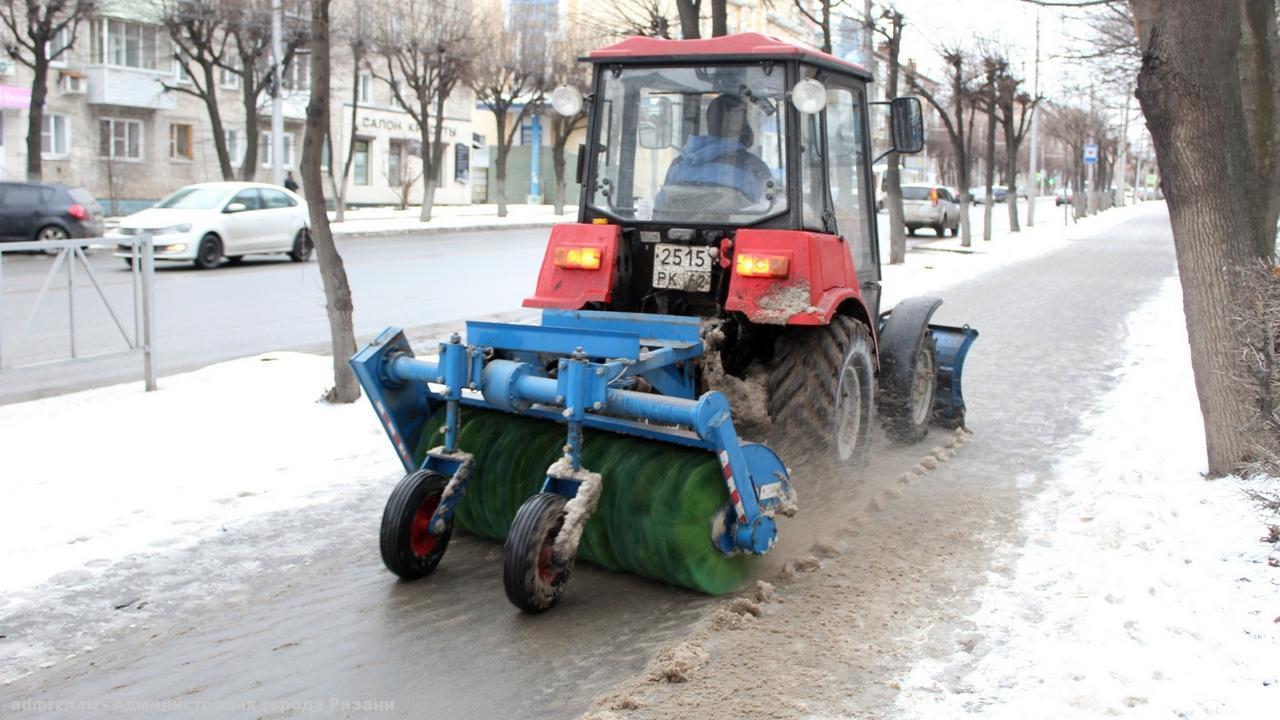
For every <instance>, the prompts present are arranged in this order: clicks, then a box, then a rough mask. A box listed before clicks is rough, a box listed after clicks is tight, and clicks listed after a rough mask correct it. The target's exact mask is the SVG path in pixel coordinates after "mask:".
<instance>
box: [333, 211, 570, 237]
mask: <svg viewBox="0 0 1280 720" xmlns="http://www.w3.org/2000/svg"><path fill="white" fill-rule="evenodd" d="M566 217H567V216H566ZM561 222H570V220H568V219H555V220H540V221H532V222H514V223H482V224H476V225H462V226H458V227H439V226H436V227H431V226H427V227H417V228H412V227H411V228H390V229H386V230H356V231H353V232H340V231H335V229H334V227H333V226H332V225H330V226H329V231H330V232H331V233H333V237H334V239H335V240H348V239H358V238H373V237H391V236H393V235H441V234H444V233H466V232H485V231H494V230H534V229H540V228H549V227H551V226H552V225H556V224H558V223H561Z"/></svg>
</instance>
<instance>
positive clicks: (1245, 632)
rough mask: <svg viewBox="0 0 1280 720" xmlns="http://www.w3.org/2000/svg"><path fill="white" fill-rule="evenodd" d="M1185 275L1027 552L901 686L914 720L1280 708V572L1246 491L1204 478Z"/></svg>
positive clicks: (998, 565) (1162, 304) (1031, 523)
mask: <svg viewBox="0 0 1280 720" xmlns="http://www.w3.org/2000/svg"><path fill="white" fill-rule="evenodd" d="M1177 283H1178V281H1177V279H1176V278H1174V279H1172V280H1170V281H1169V282H1168V284H1167V285H1166V287H1165V288H1164V290H1163V291H1162V292H1161V293H1160V295H1159V296H1158V297H1157V298H1156V300H1155V301H1154V302H1152V303H1151V304H1150V305H1149V306H1147V307H1145V308H1143V309H1141V310H1139V311H1137V312H1136V313H1134V314H1133V315H1132V316H1131V317H1130V319H1129V322H1128V331H1129V341H1128V350H1129V356H1130V357H1129V361H1128V364H1127V366H1126V367H1125V368H1123V369H1122V370H1121V371H1120V377H1119V382H1118V384H1117V386H1116V387H1115V389H1114V390H1113V391H1112V392H1111V393H1110V394H1109V395H1108V396H1107V397H1106V398H1105V400H1104V402H1103V405H1102V409H1101V411H1100V413H1099V414H1098V415H1097V416H1095V417H1093V418H1091V419H1089V420H1088V421H1086V423H1085V426H1086V432H1087V433H1088V437H1086V438H1085V440H1084V441H1083V442H1082V443H1081V445H1080V451H1079V453H1078V454H1077V455H1074V456H1072V457H1068V458H1065V459H1063V460H1062V461H1060V463H1059V464H1058V466H1057V467H1056V468H1055V472H1054V476H1053V477H1051V478H1046V479H1044V480H1045V481H1044V483H1043V489H1042V490H1041V491H1040V493H1039V495H1038V497H1037V498H1035V500H1034V501H1032V502H1031V503H1029V505H1028V511H1027V513H1026V515H1025V517H1024V520H1023V531H1024V533H1025V535H1026V536H1027V538H1028V540H1027V542H1026V544H1025V545H1023V546H1006V547H1003V548H1001V549H999V550H998V551H997V553H996V556H995V559H994V562H993V566H994V568H995V572H992V573H991V574H990V577H989V580H988V585H987V586H986V588H985V589H984V591H983V593H982V595H981V608H980V609H979V610H978V612H977V613H976V615H974V616H973V617H972V618H971V621H972V623H973V626H974V627H973V628H972V632H965V631H963V630H962V631H960V632H958V633H957V645H958V646H959V647H958V649H957V650H956V652H955V653H954V654H952V655H951V656H949V657H944V658H941V659H932V660H928V661H925V662H924V663H922V664H919V665H917V666H916V667H915V668H914V669H913V670H912V671H911V672H910V673H909V675H908V676H907V677H906V678H905V679H904V680H902V681H901V682H900V685H901V687H902V692H901V694H900V695H899V698H898V709H899V711H900V714H901V715H902V716H904V717H916V718H948V719H949V718H956V717H982V718H1024V717H1037V718H1058V717H1097V716H1104V715H1107V716H1110V715H1119V716H1123V717H1175V716H1176V717H1184V718H1199V717H1215V718H1217V717H1220V718H1247V717H1258V718H1261V717H1274V716H1275V713H1276V708H1278V707H1280V624H1278V623H1280V591H1278V590H1280V570H1277V569H1275V568H1272V567H1269V566H1268V564H1267V552H1268V551H1269V550H1270V546H1269V545H1267V544H1264V543H1260V542H1258V540H1259V536H1260V535H1263V534H1264V531H1265V528H1264V526H1263V523H1261V522H1259V520H1258V518H1257V516H1256V515H1255V512H1254V510H1253V508H1252V507H1251V506H1250V505H1249V503H1248V502H1247V501H1246V500H1245V499H1244V497H1243V495H1242V493H1241V490H1240V485H1239V482H1238V481H1237V480H1236V479H1234V478H1228V479H1223V480H1218V481H1205V480H1204V479H1203V478H1202V475H1201V474H1200V472H1199V471H1200V470H1201V469H1202V468H1203V467H1204V440H1203V435H1202V431H1203V425H1202V422H1201V420H1200V415H1199V406H1198V404H1197V400H1196V396H1195V393H1194V386H1193V384H1192V377H1191V369H1190V362H1189V359H1188V354H1187V340H1186V332H1185V326H1184V324H1183V318H1182V313H1181V311H1180V310H1181V302H1180V294H1179V292H1180V291H1179V286H1178V284H1177ZM1038 484H1039V483H1037V479H1036V478H1034V477H1031V476H1026V477H1023V478H1019V485H1020V486H1025V487H1035V486H1037V485H1038ZM928 634H929V629H924V630H922V631H921V632H920V634H919V636H918V638H919V640H920V641H921V642H922V643H923V642H925V639H926V637H927V635H928Z"/></svg>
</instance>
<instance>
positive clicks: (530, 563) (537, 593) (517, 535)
mask: <svg viewBox="0 0 1280 720" xmlns="http://www.w3.org/2000/svg"><path fill="white" fill-rule="evenodd" d="M566 502H568V501H567V500H566V499H565V498H564V496H562V495H557V494H555V493H538V494H537V495H534V496H533V497H531V498H529V499H528V500H525V501H524V504H523V505H521V506H520V510H519V512H517V513H516V519H515V520H514V521H513V522H512V523H511V531H510V532H509V533H507V545H506V556H505V557H504V559H503V562H502V585H503V587H504V588H505V589H506V591H507V599H508V600H510V601H511V603H512V604H513V605H515V606H516V607H518V608H520V609H521V610H523V611H525V612H527V613H540V612H542V611H543V610H546V609H547V608H550V607H551V606H552V605H555V604H556V601H557V600H559V599H560V593H562V592H564V586H565V584H566V583H568V582H569V573H571V572H572V571H573V559H572V558H570V559H569V561H568V562H567V563H560V562H557V561H556V559H555V557H553V553H552V548H553V546H554V545H555V542H556V536H557V535H558V534H559V533H560V528H561V527H562V526H563V525H564V516H565V509H564V508H565V503H566Z"/></svg>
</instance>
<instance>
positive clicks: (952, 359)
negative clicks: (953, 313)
mask: <svg viewBox="0 0 1280 720" xmlns="http://www.w3.org/2000/svg"><path fill="white" fill-rule="evenodd" d="M929 329H930V330H932V331H933V339H934V344H935V346H936V347H937V349H938V389H937V392H935V393H934V395H933V409H934V416H935V417H939V418H945V419H947V420H956V419H959V418H963V416H964V392H963V388H961V387H960V376H961V375H962V374H963V372H964V359H965V356H967V355H968V354H969V348H970V347H971V346H972V345H973V341H974V340H977V339H978V331H977V330H974V329H973V328H971V327H969V326H968V325H965V326H964V327H952V326H950V325H930V326H929Z"/></svg>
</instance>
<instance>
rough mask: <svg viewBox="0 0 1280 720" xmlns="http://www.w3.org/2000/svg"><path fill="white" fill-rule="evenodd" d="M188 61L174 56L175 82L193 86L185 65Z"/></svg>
mask: <svg viewBox="0 0 1280 720" xmlns="http://www.w3.org/2000/svg"><path fill="white" fill-rule="evenodd" d="M186 61H187V58H185V57H178V56H176V55H175V56H174V58H173V80H174V82H176V83H179V84H182V85H190V84H191V76H190V75H188V74H187V68H186V66H185V65H183V63H184V62H186Z"/></svg>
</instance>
